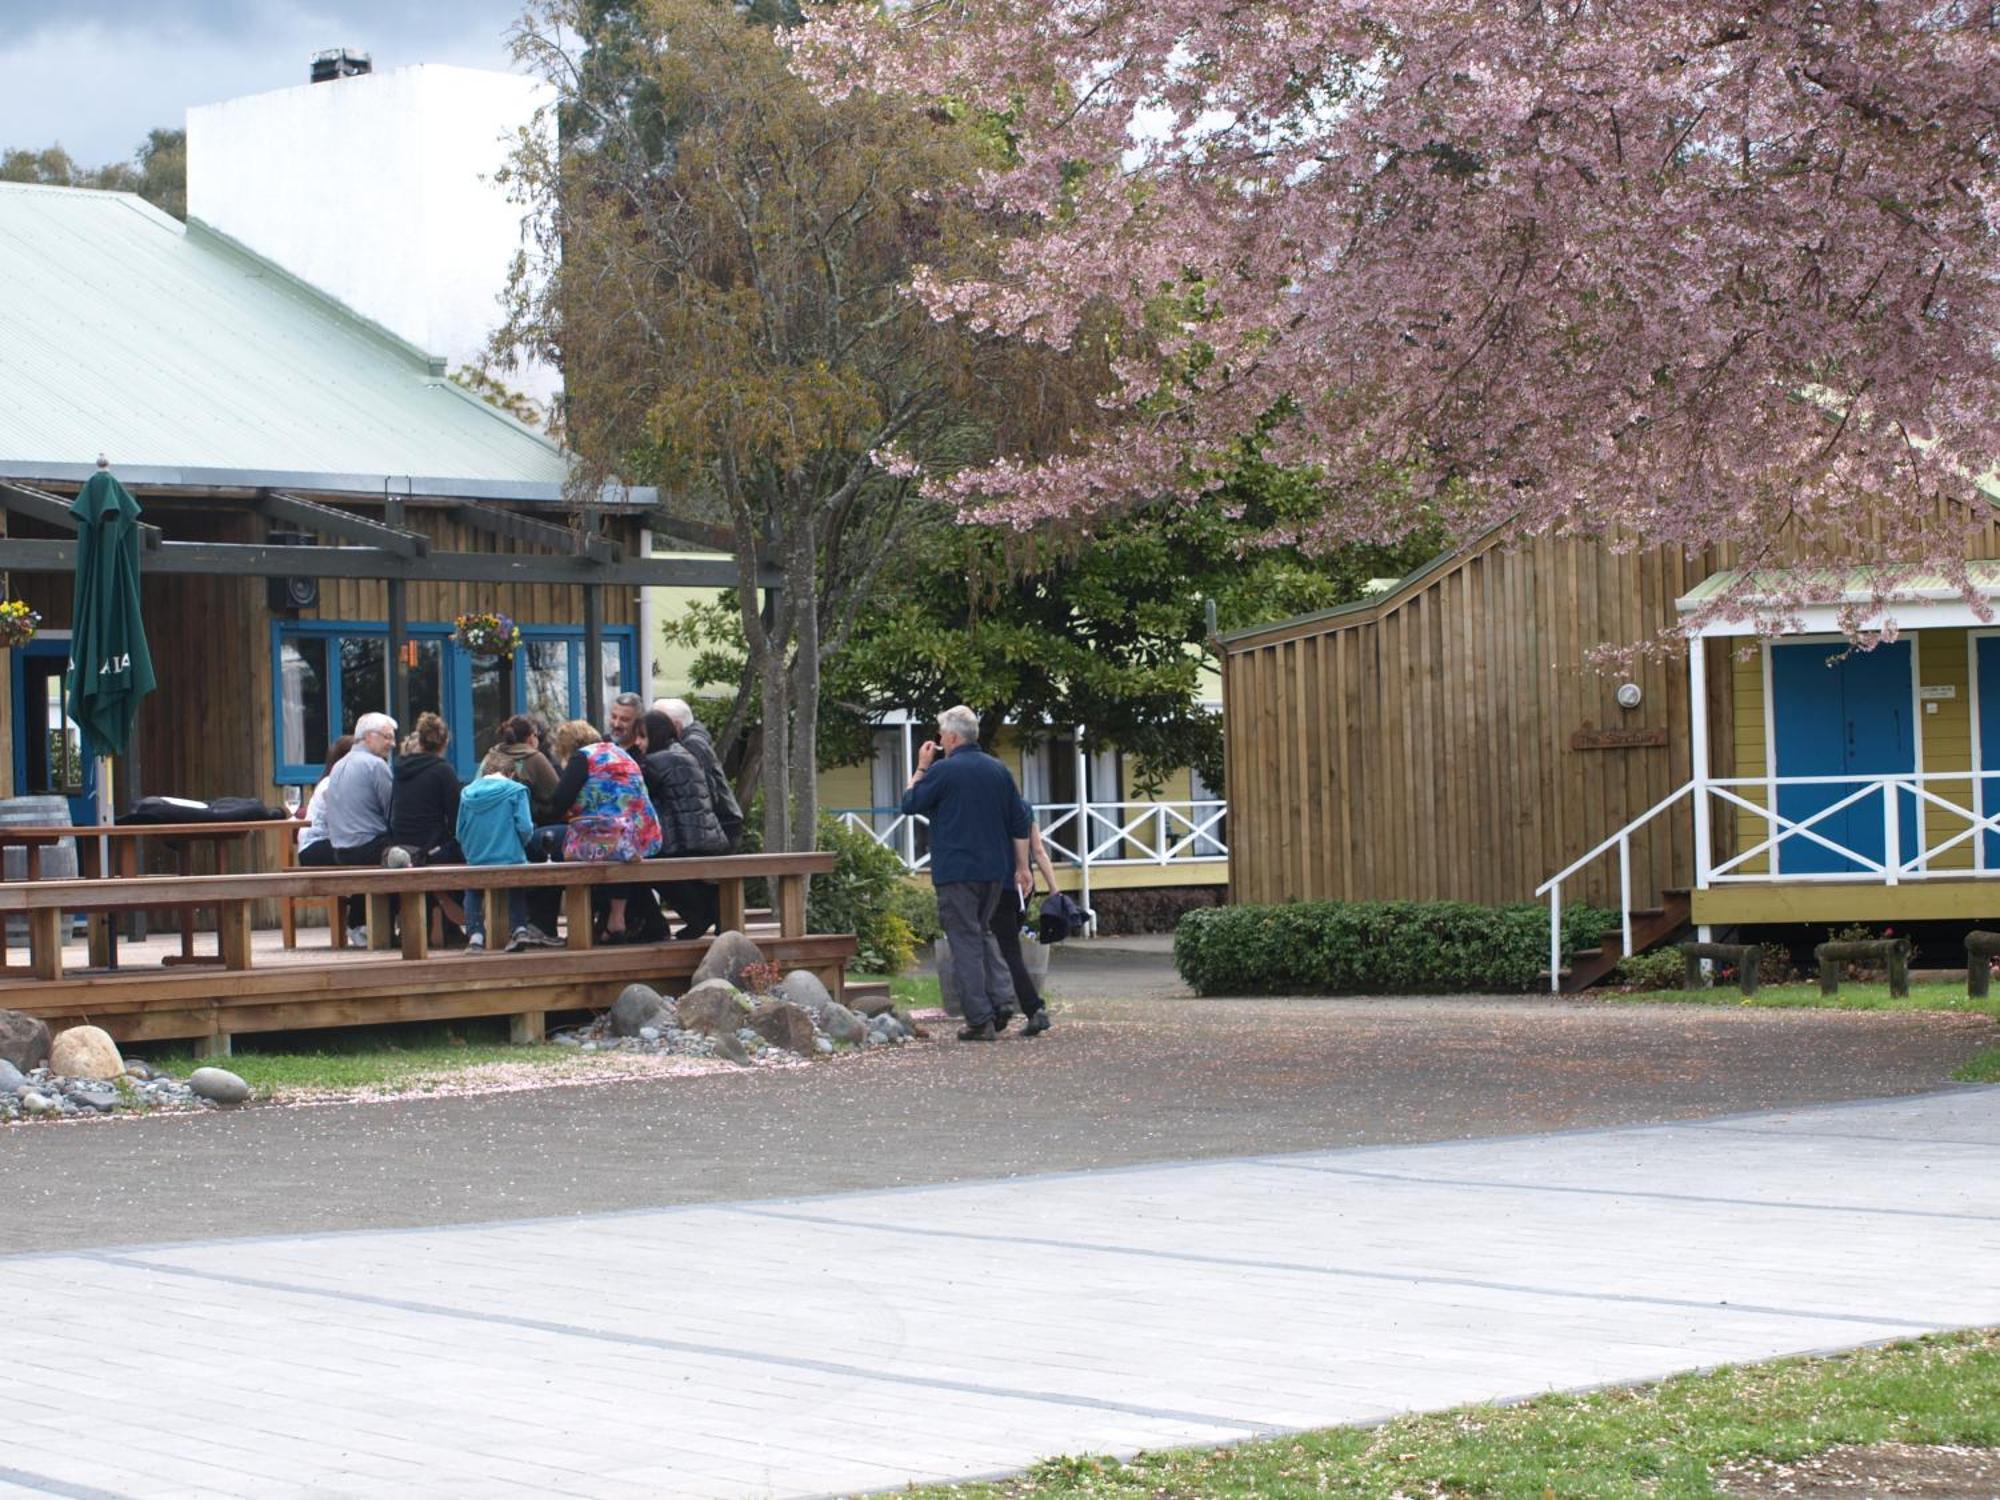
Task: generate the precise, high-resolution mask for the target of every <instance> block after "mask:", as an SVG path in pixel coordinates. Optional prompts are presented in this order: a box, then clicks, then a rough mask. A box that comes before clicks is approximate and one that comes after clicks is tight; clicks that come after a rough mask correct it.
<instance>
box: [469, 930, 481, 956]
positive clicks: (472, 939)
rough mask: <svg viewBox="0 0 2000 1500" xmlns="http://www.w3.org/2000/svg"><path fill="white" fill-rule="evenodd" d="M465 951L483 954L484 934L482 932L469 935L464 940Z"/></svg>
mask: <svg viewBox="0 0 2000 1500" xmlns="http://www.w3.org/2000/svg"><path fill="white" fill-rule="evenodd" d="M465 951H466V952H467V953H484V952H485V951H486V934H485V933H483V932H475V933H472V934H470V935H469V936H468V937H467V938H466V940H465Z"/></svg>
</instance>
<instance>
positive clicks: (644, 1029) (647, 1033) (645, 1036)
mask: <svg viewBox="0 0 2000 1500" xmlns="http://www.w3.org/2000/svg"><path fill="white" fill-rule="evenodd" d="M659 1039H660V1028H659V1027H657V1026H641V1027H640V1028H639V1040H640V1041H642V1042H657V1041H658V1040H659Z"/></svg>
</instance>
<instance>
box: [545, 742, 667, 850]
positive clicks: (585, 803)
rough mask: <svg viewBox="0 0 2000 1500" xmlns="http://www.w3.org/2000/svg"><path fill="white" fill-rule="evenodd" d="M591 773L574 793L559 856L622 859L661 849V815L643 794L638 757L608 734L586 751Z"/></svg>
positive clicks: (643, 788)
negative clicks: (627, 751) (574, 801)
mask: <svg viewBox="0 0 2000 1500" xmlns="http://www.w3.org/2000/svg"><path fill="white" fill-rule="evenodd" d="M584 754H585V755H587V756H588V757H589V763H590V778H589V779H588V780H587V781H585V782H584V784H583V790H582V791H581V792H578V793H577V797H576V808H575V811H574V812H573V813H572V814H571V816H570V823H569V832H568V834H567V835H565V837H564V839H563V858H564V859H573V860H580V861H582V862H583V863H585V864H625V863H628V862H630V861H631V860H635V859H644V858H645V857H646V856H647V855H649V854H655V853H658V852H659V848H660V820H659V817H658V816H657V815H656V814H655V813H654V812H653V803H652V799H651V798H649V797H648V796H647V795H646V777H645V773H643V772H642V771H641V770H640V769H639V763H638V762H637V761H636V760H634V759H632V757H631V756H629V755H627V754H626V753H625V752H624V751H623V750H620V749H619V748H618V747H617V746H616V745H614V744H612V743H611V742H610V741H609V740H600V741H598V742H597V743H596V744H595V745H592V746H590V747H589V748H588V749H587V750H586V751H585V752H584Z"/></svg>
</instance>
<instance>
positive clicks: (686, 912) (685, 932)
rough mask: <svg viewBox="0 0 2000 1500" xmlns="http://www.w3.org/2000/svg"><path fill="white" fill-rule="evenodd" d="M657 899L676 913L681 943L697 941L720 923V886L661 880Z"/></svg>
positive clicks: (712, 882) (706, 882) (693, 881)
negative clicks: (690, 940)
mask: <svg viewBox="0 0 2000 1500" xmlns="http://www.w3.org/2000/svg"><path fill="white" fill-rule="evenodd" d="M660 899H661V900H662V901H664V902H666V903H667V905H669V906H671V907H672V908H673V909H674V910H675V911H676V912H678V913H679V914H680V919H681V930H680V931H679V932H677V933H675V934H674V936H675V937H678V938H681V939H683V940H686V939H689V938H698V937H700V936H702V935H703V934H704V933H706V932H707V931H708V930H709V929H710V928H712V927H714V926H715V925H716V924H717V923H718V922H720V921H721V920H722V887H721V886H719V885H717V884H716V883H715V882H714V881H712V880H664V881H662V882H660Z"/></svg>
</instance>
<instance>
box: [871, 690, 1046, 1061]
mask: <svg viewBox="0 0 2000 1500" xmlns="http://www.w3.org/2000/svg"><path fill="white" fill-rule="evenodd" d="M937 722H938V737H937V740H936V741H935V742H933V741H931V740H925V741H924V743H923V746H922V748H920V749H919V750H918V751H917V768H916V770H915V771H914V772H913V773H912V774H911V776H910V785H909V789H908V790H907V791H905V792H904V793H903V811H904V812H906V813H922V814H924V815H926V816H928V817H929V818H930V820H931V884H932V885H934V886H936V887H937V898H938V924H939V925H940V926H942V927H943V928H944V935H945V936H946V937H948V938H950V939H951V968H952V973H953V975H954V976H955V977H956V978H957V980H958V993H959V997H960V999H961V1000H962V1002H963V1003H964V1007H965V1029H964V1030H962V1031H961V1032H959V1034H958V1039H959V1040H960V1041H962V1042H990V1041H992V1040H993V1038H994V1037H995V1036H996V1035H998V1030H997V1028H996V1027H995V1026H994V1024H993V1023H994V1021H995V1019H996V1017H997V1013H998V1011H999V1009H1000V1007H1001V1005H1002V1004H1004V1002H1005V999H1006V996H1007V995H1008V993H1009V991H1008V988H1007V986H1008V982H1009V981H1008V979H1007V967H1006V965H1005V964H1004V963H1003V962H1002V961H1001V958H1000V950H999V948H998V947H997V946H996V945H995V943H994V942H993V939H992V937H991V936H990V935H989V934H988V932H987V924H988V923H990V922H991V921H992V920H993V910H994V908H995V907H996V906H998V905H999V904H1000V897H1001V894H1002V892H1004V891H1005V890H1006V888H1007V885H1008V882H1010V881H1011V882H1013V883H1014V885H1015V887H1016V888H1017V889H1018V890H1021V891H1026V890H1028V889H1029V888H1030V880H1029V875H1028V820H1027V816H1026V813H1025V810H1024V808H1023V806H1022V802H1021V794H1020V792H1019V791H1018V790H1016V789H1015V786H1014V778H1013V776H1012V774H1011V773H1009V771H1008V770H1007V768H1006V767H1005V766H1003V765H1001V764H1000V762H999V761H997V760H995V759H994V758H993V757H992V756H990V755H988V754H987V753H986V752H985V751H984V750H982V749H980V748H979V715H978V714H976V713H974V712H973V711H972V710H971V709H969V708H967V707H966V706H965V705H964V704H960V705H959V706H958V707H956V708H948V709H946V710H945V711H944V712H943V713H941V714H939V715H938V721H937ZM940 745H942V747H943V750H942V753H940V750H939V746H940Z"/></svg>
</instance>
